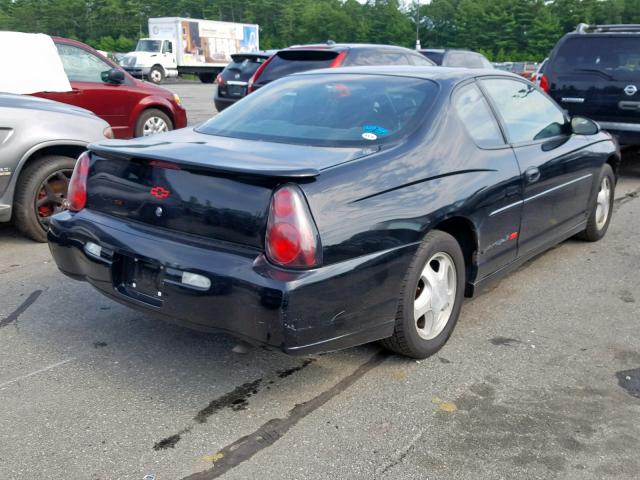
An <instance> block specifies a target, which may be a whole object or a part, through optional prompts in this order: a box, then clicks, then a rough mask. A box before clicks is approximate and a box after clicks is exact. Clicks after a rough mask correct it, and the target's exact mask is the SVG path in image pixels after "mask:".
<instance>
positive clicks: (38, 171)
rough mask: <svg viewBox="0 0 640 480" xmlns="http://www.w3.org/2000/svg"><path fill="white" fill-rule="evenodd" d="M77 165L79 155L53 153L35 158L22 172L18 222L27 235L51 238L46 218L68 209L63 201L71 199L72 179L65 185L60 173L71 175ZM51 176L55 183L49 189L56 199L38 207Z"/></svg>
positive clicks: (16, 212)
mask: <svg viewBox="0 0 640 480" xmlns="http://www.w3.org/2000/svg"><path fill="white" fill-rule="evenodd" d="M75 164H76V159H75V158H71V157H63V156H60V155H50V156H45V157H41V158H39V159H38V160H35V161H34V162H32V163H31V164H30V165H28V166H27V167H26V168H25V169H24V170H23V171H22V173H21V174H20V177H19V178H18V184H17V186H16V195H15V199H14V223H15V225H16V227H17V228H18V230H20V231H21V232H22V233H23V234H24V235H26V236H27V237H29V238H31V239H32V240H35V241H36V242H46V241H47V229H48V228H47V226H46V220H43V219H46V218H48V217H50V216H51V215H53V214H55V213H58V212H59V211H62V210H64V209H65V208H63V206H62V201H63V200H65V199H66V198H67V187H68V182H67V183H66V185H65V181H64V180H63V179H62V177H59V179H58V174H60V175H64V176H68V177H70V176H71V172H72V171H73V167H74V166H75ZM47 179H51V181H52V182H54V183H53V188H51V186H50V187H49V190H48V191H47V192H46V193H49V194H50V196H51V198H52V199H54V201H53V202H48V203H47V204H46V205H42V206H40V207H38V206H36V202H37V201H38V198H39V196H40V194H41V193H42V192H43V188H44V187H43V183H44V182H45V181H46V180H47ZM57 201H60V204H57ZM39 208H40V209H43V210H42V211H41V210H39ZM44 213H48V216H44ZM43 222H44V223H43Z"/></svg>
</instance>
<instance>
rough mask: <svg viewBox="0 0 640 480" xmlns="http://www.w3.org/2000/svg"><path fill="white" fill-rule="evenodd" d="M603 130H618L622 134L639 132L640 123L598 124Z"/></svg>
mask: <svg viewBox="0 0 640 480" xmlns="http://www.w3.org/2000/svg"><path fill="white" fill-rule="evenodd" d="M598 125H600V127H601V128H602V129H603V130H620V131H622V132H640V123H624V122H598Z"/></svg>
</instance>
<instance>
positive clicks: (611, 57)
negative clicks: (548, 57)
mask: <svg viewBox="0 0 640 480" xmlns="http://www.w3.org/2000/svg"><path fill="white" fill-rule="evenodd" d="M549 71H551V72H552V71H556V72H558V73H563V74H566V73H571V72H579V73H600V74H602V75H603V76H606V77H609V78H612V79H621V80H625V79H637V78H638V75H640V38H629V37H609V36H607V37H589V36H584V37H579V38H569V39H567V40H566V41H565V42H563V43H562V44H561V45H560V48H559V49H558V51H557V53H556V54H555V58H554V59H553V63H552V64H551V65H550V66H549Z"/></svg>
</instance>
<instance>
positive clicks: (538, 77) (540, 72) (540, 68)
mask: <svg viewBox="0 0 640 480" xmlns="http://www.w3.org/2000/svg"><path fill="white" fill-rule="evenodd" d="M548 62H549V57H547V58H545V59H544V60H543V61H542V62H540V63H539V64H538V69H537V70H536V73H534V74H533V77H531V81H532V82H533V83H535V84H536V85H538V86H542V85H541V81H542V77H543V75H544V69H545V67H546V65H547V63H548ZM543 90H545V91H546V88H543Z"/></svg>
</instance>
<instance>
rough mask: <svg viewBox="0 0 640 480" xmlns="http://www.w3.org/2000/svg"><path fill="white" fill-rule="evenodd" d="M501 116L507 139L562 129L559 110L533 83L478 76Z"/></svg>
mask: <svg viewBox="0 0 640 480" xmlns="http://www.w3.org/2000/svg"><path fill="white" fill-rule="evenodd" d="M481 82H482V85H483V86H484V88H485V89H486V90H487V92H488V94H489V96H490V97H491V99H492V100H493V102H494V103H495V105H496V108H497V109H498V112H500V115H501V116H502V119H503V120H504V123H505V127H506V129H507V133H508V135H509V140H510V141H511V143H525V142H533V141H537V140H542V139H545V138H551V137H555V136H558V135H562V134H563V133H565V131H566V129H565V118H564V115H563V113H562V111H561V110H560V109H559V108H558V107H557V106H556V105H555V104H554V103H553V102H551V100H549V99H548V98H547V97H545V96H544V95H543V94H542V93H540V92H539V91H538V90H537V89H536V88H535V87H534V86H533V85H529V84H526V83H524V82H519V81H517V80H510V79H503V78H500V79H498V78H492V79H486V80H481Z"/></svg>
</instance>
